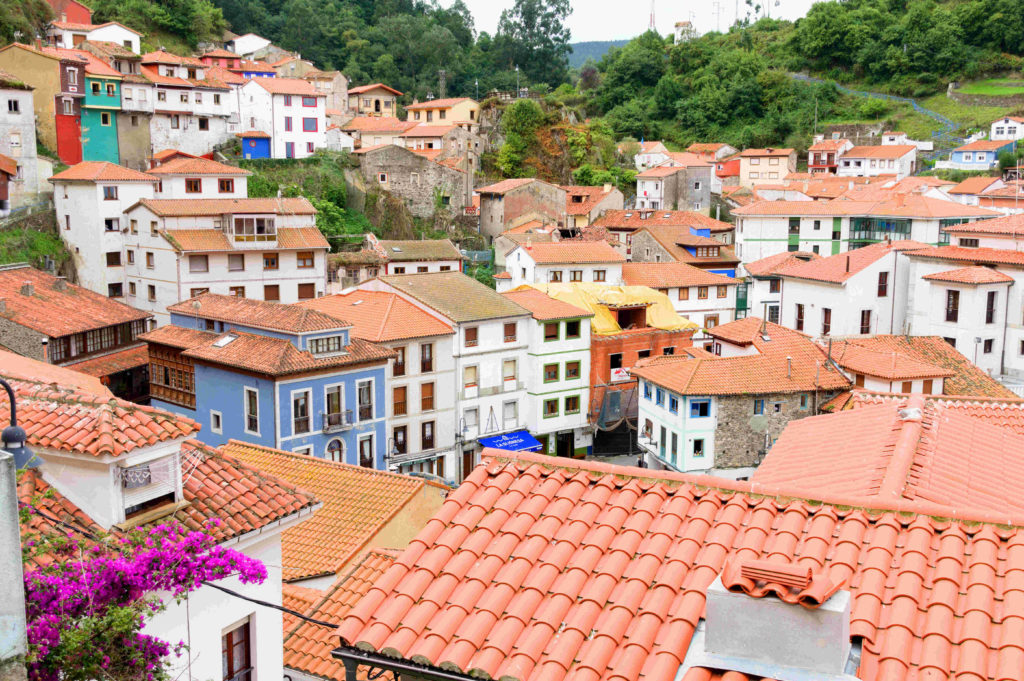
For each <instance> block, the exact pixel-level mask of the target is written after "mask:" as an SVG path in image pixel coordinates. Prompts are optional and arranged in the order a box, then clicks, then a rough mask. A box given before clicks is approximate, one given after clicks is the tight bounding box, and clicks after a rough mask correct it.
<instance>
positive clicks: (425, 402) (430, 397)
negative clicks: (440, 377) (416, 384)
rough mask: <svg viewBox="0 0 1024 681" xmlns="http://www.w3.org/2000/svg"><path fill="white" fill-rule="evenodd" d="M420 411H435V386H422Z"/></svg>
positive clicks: (428, 384) (423, 384)
mask: <svg viewBox="0 0 1024 681" xmlns="http://www.w3.org/2000/svg"><path fill="white" fill-rule="evenodd" d="M420 411H434V384H433V383H422V384H420Z"/></svg>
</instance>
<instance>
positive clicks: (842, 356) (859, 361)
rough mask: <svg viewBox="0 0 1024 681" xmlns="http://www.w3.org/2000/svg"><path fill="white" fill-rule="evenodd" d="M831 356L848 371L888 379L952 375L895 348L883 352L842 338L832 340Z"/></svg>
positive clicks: (906, 379) (948, 371) (948, 369)
mask: <svg viewBox="0 0 1024 681" xmlns="http://www.w3.org/2000/svg"><path fill="white" fill-rule="evenodd" d="M832 359H833V360H835V362H836V363H837V364H838V365H839V366H841V367H842V368H844V369H846V370H848V371H852V372H854V373H856V374H865V375H868V376H875V377H877V378H883V379H886V380H889V381H910V380H913V379H915V378H949V377H950V376H955V375H956V371H954V370H953V369H950V368H948V367H943V366H940V365H937V364H931V363H929V362H925V361H923V360H921V359H918V358H917V357H916V356H914V355H909V354H906V353H902V352H899V351H896V350H892V351H889V352H886V351H883V350H880V349H875V348H869V347H865V346H863V345H859V344H857V343H856V342H847V341H844V340H833V345H832Z"/></svg>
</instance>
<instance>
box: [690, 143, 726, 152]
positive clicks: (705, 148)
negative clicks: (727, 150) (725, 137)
mask: <svg viewBox="0 0 1024 681" xmlns="http://www.w3.org/2000/svg"><path fill="white" fill-rule="evenodd" d="M724 146H728V145H726V144H723V143H722V142H696V143H694V144H691V145H690V146H688V147H686V150H687V151H689V152H690V153H693V154H713V153H715V152H717V151H718V150H719V149H721V148H722V147H724Z"/></svg>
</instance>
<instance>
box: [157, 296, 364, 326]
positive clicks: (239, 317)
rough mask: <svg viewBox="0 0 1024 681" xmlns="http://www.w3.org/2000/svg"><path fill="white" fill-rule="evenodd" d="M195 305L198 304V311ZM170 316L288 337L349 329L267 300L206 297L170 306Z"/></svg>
mask: <svg viewBox="0 0 1024 681" xmlns="http://www.w3.org/2000/svg"><path fill="white" fill-rule="evenodd" d="M196 303H199V306H198V308H197V307H196ZM167 311H168V312H169V313H171V314H180V315H188V316H192V315H198V316H200V317H202V318H203V319H216V320H217V321H221V322H227V323H229V324H240V325H242V326H249V327H253V328H259V329H269V330H272V331H285V332H288V333H313V332H316V331H331V330H334V329H341V328H345V327H347V326H349V323H348V322H347V321H345V320H344V319H341V318H339V317H335V316H333V315H330V314H325V313H324V312H321V311H319V310H316V309H310V308H309V307H303V306H299V305H285V304H283V303H275V302H271V301H268V300H255V299H253V298H242V297H240V296H225V295H220V294H217V293H204V294H202V295H200V296H196V297H195V298H189V299H188V300H183V301H181V302H180V303H175V304H174V305H168V306H167Z"/></svg>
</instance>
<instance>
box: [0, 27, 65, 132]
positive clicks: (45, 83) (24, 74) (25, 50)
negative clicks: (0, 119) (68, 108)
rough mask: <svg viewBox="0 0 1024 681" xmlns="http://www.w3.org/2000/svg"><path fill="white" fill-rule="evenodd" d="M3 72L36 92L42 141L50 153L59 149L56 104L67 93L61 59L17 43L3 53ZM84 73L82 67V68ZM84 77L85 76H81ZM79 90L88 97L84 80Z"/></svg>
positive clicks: (0, 56) (0, 64)
mask: <svg viewBox="0 0 1024 681" xmlns="http://www.w3.org/2000/svg"><path fill="white" fill-rule="evenodd" d="M0 70H3V71H7V72H8V73H10V74H12V75H13V76H15V77H16V78H17V79H18V80H20V81H22V82H23V83H28V84H29V85H31V86H32V87H33V88H35V93H34V104H33V106H34V107H35V114H36V129H37V131H38V135H39V141H40V142H42V143H43V144H44V145H45V146H46V147H48V148H50V149H54V150H56V149H57V119H56V114H57V111H56V109H55V107H56V103H57V102H58V101H59V100H60V95H61V94H62V92H63V87H62V86H61V75H62V73H63V70H62V69H61V58H60V57H58V56H56V55H55V54H52V53H50V54H48V53H46V52H42V51H41V50H34V49H32V48H31V47H29V46H28V45H22V44H21V43H13V44H11V45H8V46H7V47H5V48H3V49H0ZM78 70H79V71H80V67H79V68H78ZM77 75H79V76H82V75H83V74H81V73H77ZM79 82H80V85H79V86H78V87H79V88H80V89H81V93H80V94H79V95H77V96H78V97H81V96H82V95H83V94H84V93H85V80H84V78H83V79H82V80H80V81H79Z"/></svg>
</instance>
